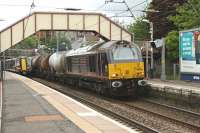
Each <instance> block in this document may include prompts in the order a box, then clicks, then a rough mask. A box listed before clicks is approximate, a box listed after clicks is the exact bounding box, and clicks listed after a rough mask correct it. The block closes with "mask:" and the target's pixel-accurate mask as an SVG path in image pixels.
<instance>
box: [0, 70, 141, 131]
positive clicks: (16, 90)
mask: <svg viewBox="0 0 200 133" xmlns="http://www.w3.org/2000/svg"><path fill="white" fill-rule="evenodd" d="M3 83H4V84H3V109H2V114H3V115H2V116H3V117H2V127H1V131H2V133H16V132H19V133H73V132H74V133H82V132H91V133H101V132H117V133H126V132H132V133H136V132H138V131H136V130H134V129H131V128H129V127H127V126H125V125H123V124H121V123H119V122H117V121H115V120H112V119H111V118H108V117H107V116H105V115H103V114H101V113H99V112H97V111H95V110H93V109H91V108H89V107H87V106H85V105H83V104H81V103H79V102H78V101H75V100H74V99H72V98H70V97H68V96H66V95H64V94H62V93H60V92H58V91H56V90H53V89H51V88H49V87H47V86H45V85H43V84H41V83H38V82H36V81H33V80H31V79H29V78H26V77H24V76H21V75H17V74H14V73H10V72H6V74H5V81H4V82H3Z"/></svg>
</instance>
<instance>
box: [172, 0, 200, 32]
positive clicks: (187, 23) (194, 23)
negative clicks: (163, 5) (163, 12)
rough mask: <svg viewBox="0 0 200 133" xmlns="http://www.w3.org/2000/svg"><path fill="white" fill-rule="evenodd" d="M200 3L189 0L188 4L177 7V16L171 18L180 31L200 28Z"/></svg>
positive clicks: (195, 0) (196, 0)
mask: <svg viewBox="0 0 200 133" xmlns="http://www.w3.org/2000/svg"><path fill="white" fill-rule="evenodd" d="M199 7H200V1H199V0H188V2H187V3H185V4H183V5H178V6H177V9H176V11H177V14H176V15H174V16H170V17H169V20H171V21H172V22H173V23H174V24H175V25H176V26H177V27H178V29H179V30H184V29H191V28H195V27H199V26H200V14H199V12H200V8H199Z"/></svg>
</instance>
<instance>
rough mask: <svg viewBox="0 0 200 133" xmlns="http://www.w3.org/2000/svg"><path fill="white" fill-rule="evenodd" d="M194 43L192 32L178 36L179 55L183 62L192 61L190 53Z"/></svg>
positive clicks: (191, 53)
mask: <svg viewBox="0 0 200 133" xmlns="http://www.w3.org/2000/svg"><path fill="white" fill-rule="evenodd" d="M193 42H194V34H193V32H183V33H181V36H180V53H181V57H182V59H183V60H194V59H195V57H194V54H193V52H192V49H193Z"/></svg>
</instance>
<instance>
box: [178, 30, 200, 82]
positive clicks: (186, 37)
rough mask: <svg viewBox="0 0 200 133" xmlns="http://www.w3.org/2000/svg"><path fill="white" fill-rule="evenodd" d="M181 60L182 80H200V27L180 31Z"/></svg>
mask: <svg viewBox="0 0 200 133" xmlns="http://www.w3.org/2000/svg"><path fill="white" fill-rule="evenodd" d="M179 60H180V76H181V80H191V81H199V82H200V29H192V30H188V31H181V32H180V34H179Z"/></svg>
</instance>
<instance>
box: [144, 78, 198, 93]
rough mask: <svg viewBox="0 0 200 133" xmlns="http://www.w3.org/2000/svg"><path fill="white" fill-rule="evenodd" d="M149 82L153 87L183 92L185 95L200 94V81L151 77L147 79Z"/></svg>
mask: <svg viewBox="0 0 200 133" xmlns="http://www.w3.org/2000/svg"><path fill="white" fill-rule="evenodd" d="M147 83H148V84H149V85H150V86H151V88H152V89H157V90H161V91H166V92H174V93H181V94H185V95H190V94H195V95H199V96H200V83H197V82H191V81H180V80H159V79H149V80H147Z"/></svg>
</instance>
